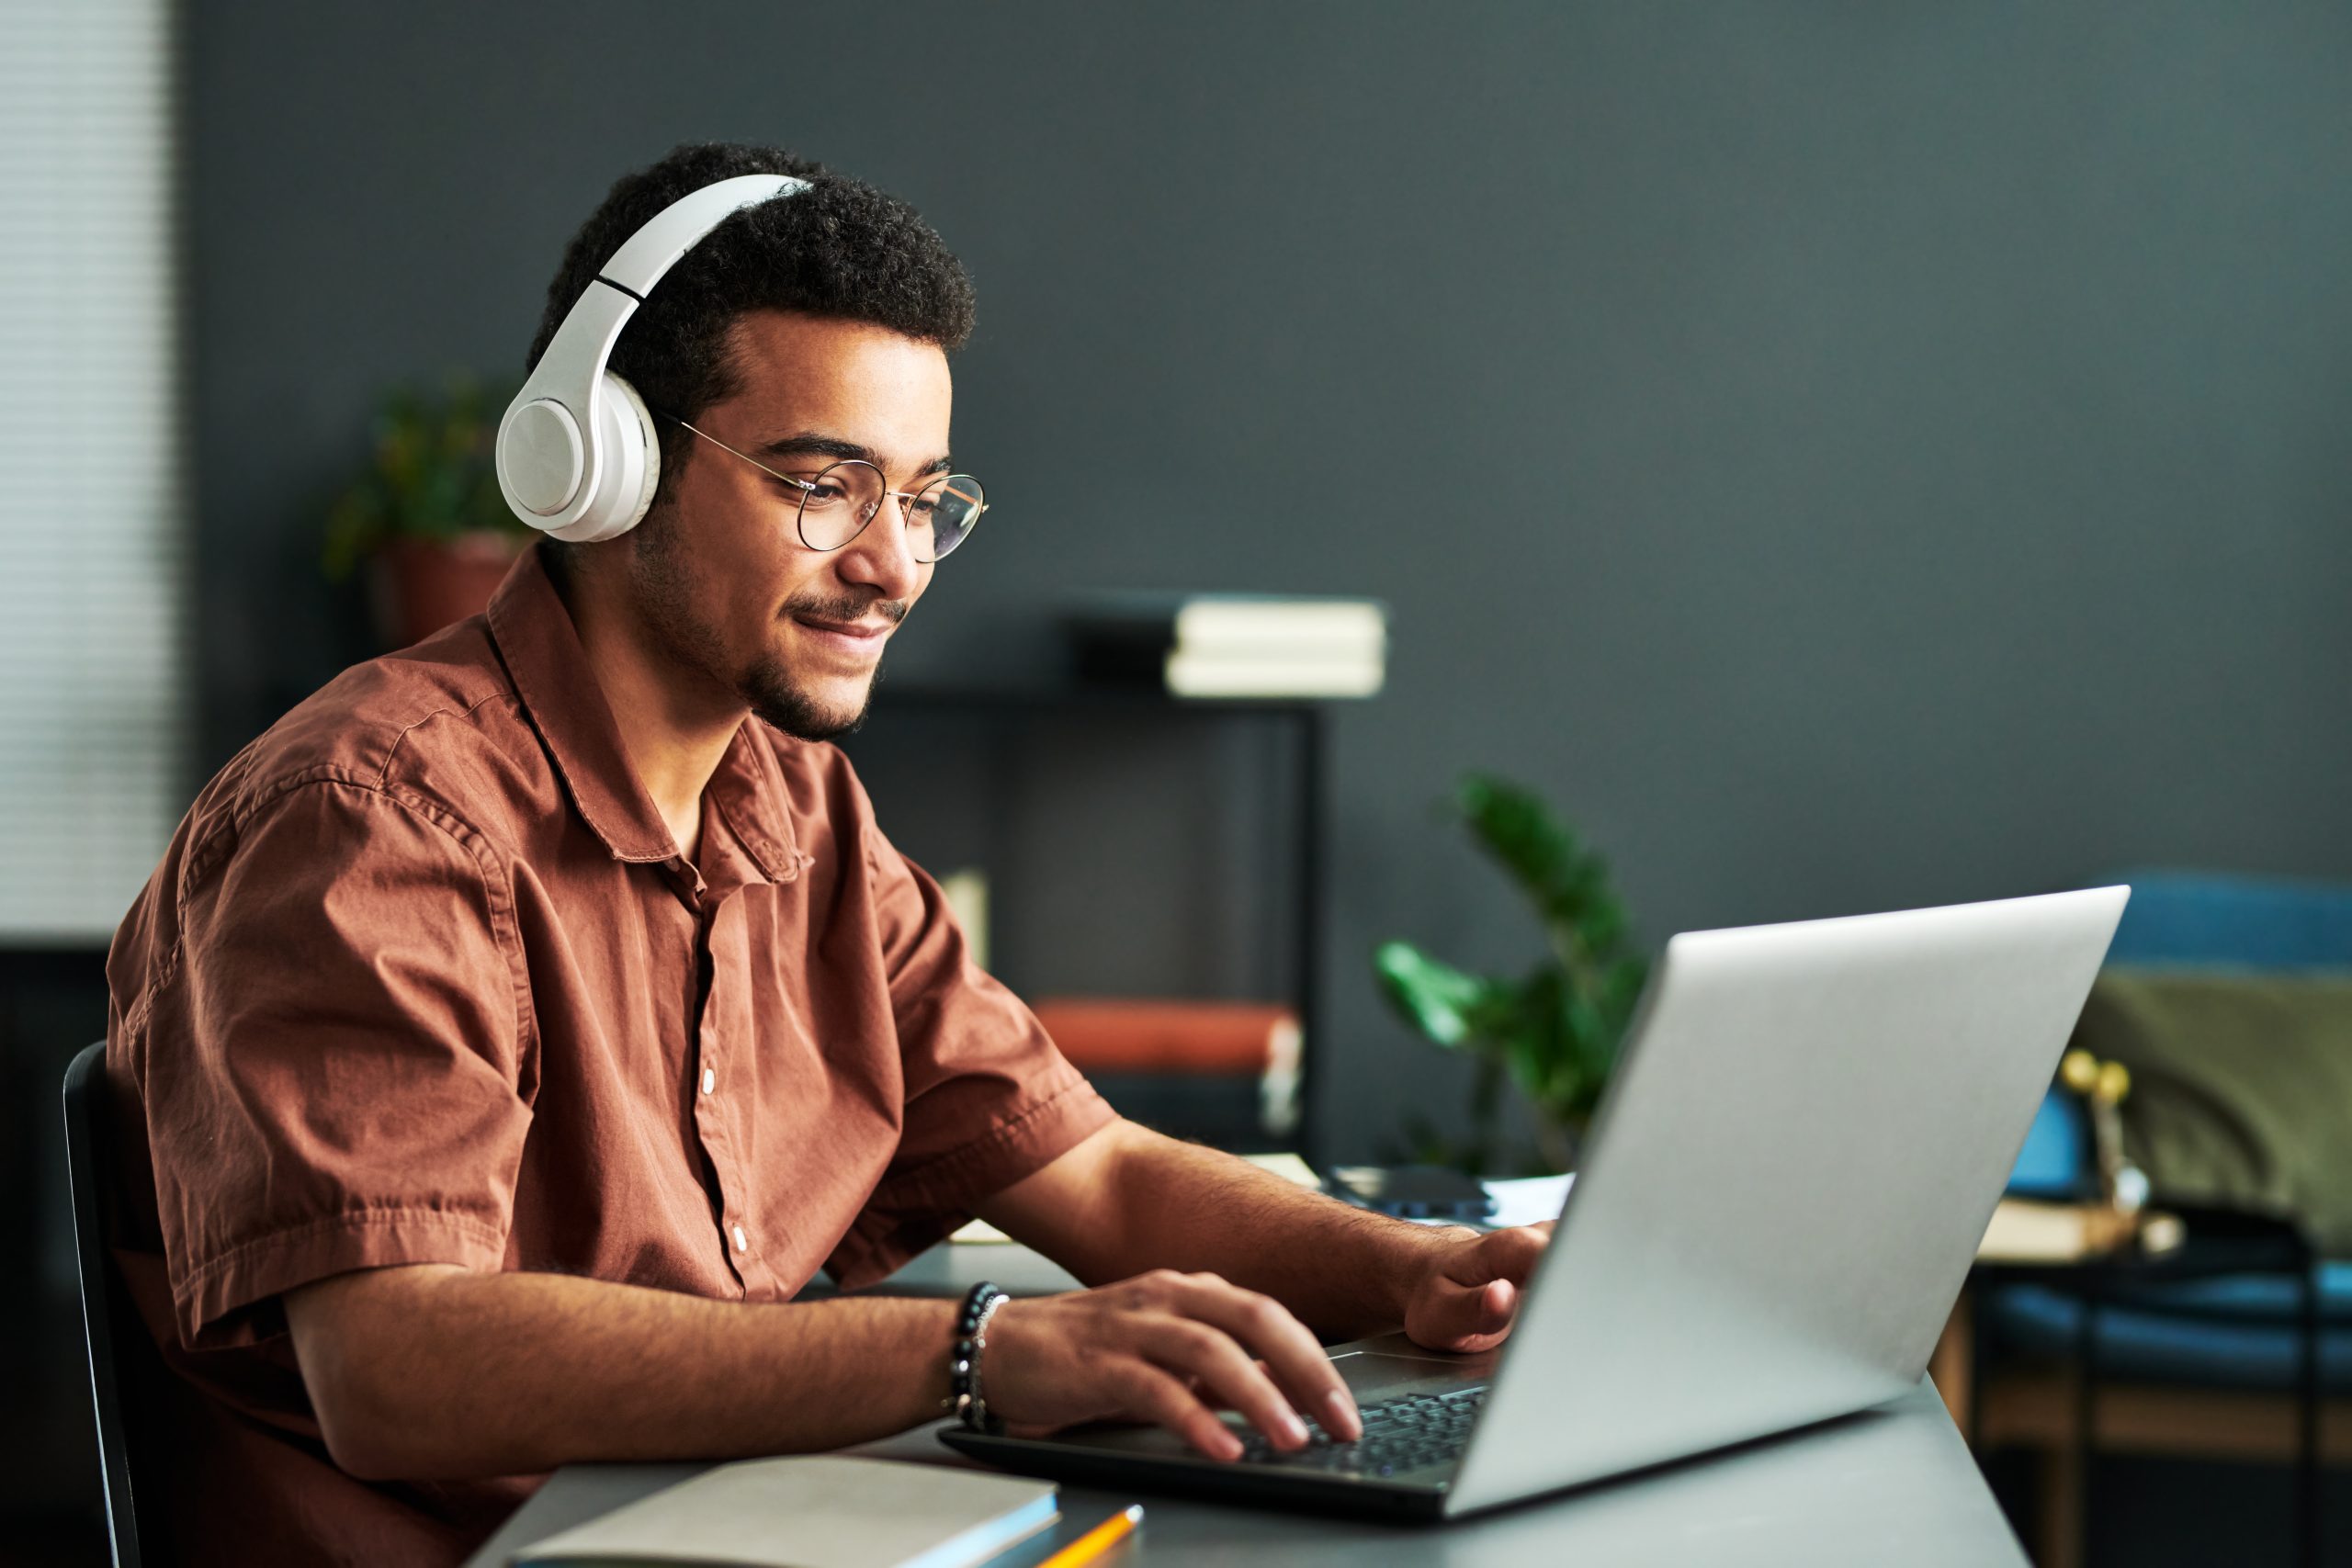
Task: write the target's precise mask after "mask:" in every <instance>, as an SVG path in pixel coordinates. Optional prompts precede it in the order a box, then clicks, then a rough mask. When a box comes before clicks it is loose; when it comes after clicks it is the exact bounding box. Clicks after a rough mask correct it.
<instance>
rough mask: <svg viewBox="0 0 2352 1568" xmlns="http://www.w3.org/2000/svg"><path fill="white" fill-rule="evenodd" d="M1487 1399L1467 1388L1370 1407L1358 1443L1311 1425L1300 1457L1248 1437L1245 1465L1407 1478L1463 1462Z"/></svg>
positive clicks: (1243, 1438)
mask: <svg viewBox="0 0 2352 1568" xmlns="http://www.w3.org/2000/svg"><path fill="white" fill-rule="evenodd" d="M1486 1397H1487V1391H1486V1390H1485V1389H1484V1388H1466V1389H1463V1390H1461V1391H1460V1392H1458V1393H1442V1394H1436V1393H1413V1394H1407V1395H1406V1396H1404V1397H1403V1398H1401V1399H1390V1400H1384V1401H1382V1402H1381V1403H1380V1404H1367V1405H1365V1406H1364V1407H1363V1409H1362V1411H1361V1412H1359V1414H1361V1415H1362V1416H1363V1438H1362V1439H1361V1440H1359V1441H1357V1442H1352V1443H1342V1442H1337V1441H1334V1440H1333V1439H1332V1437H1331V1435H1330V1434H1329V1432H1326V1431H1325V1430H1324V1429H1323V1428H1322V1427H1319V1426H1317V1424H1316V1423H1315V1422H1313V1421H1309V1422H1307V1423H1306V1433H1307V1443H1306V1447H1305V1448H1304V1449H1301V1450H1299V1451H1298V1452H1296V1453H1284V1452H1283V1451H1282V1450H1280V1449H1277V1448H1275V1447H1274V1446H1273V1444H1272V1443H1271V1442H1269V1441H1267V1440H1266V1438H1265V1436H1264V1434H1262V1433H1259V1432H1245V1433H1243V1434H1241V1461H1242V1462H1243V1463H1250V1464H1279V1465H1283V1466H1285V1467H1287V1468H1290V1469H1293V1470H1320V1471H1329V1472H1339V1473H1342V1474H1347V1475H1368V1476H1381V1475H1402V1474H1404V1473H1406V1472H1408V1471H1414V1470H1423V1469H1426V1468H1428V1467H1429V1466H1430V1465H1433V1464H1444V1463H1448V1462H1450V1461H1453V1460H1454V1459H1456V1458H1458V1457H1460V1455H1461V1453H1462V1449H1463V1445H1464V1444H1465V1443H1467V1442H1468V1441H1469V1440H1470V1428H1471V1427H1472V1425H1473V1424H1474V1423H1476V1420H1477V1417H1478V1406H1479V1405H1480V1404H1482V1403H1483V1402H1484V1401H1485V1399H1486Z"/></svg>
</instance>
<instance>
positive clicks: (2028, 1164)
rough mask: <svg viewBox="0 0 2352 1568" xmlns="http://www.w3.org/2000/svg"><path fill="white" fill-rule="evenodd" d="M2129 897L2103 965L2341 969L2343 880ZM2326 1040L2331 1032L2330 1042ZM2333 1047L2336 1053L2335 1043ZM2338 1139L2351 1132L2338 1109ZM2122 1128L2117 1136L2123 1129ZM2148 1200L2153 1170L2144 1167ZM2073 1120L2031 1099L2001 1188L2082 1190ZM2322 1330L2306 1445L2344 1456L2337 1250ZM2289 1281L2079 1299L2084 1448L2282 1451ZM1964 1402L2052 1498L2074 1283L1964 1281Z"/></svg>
mask: <svg viewBox="0 0 2352 1568" xmlns="http://www.w3.org/2000/svg"><path fill="white" fill-rule="evenodd" d="M2122 880H2128V881H2130V882H2131V886H2132V888H2133V894H2132V898H2131V905H2130V907H2129V908H2127V909H2126V910H2125V912H2124V916H2123V922H2122V925H2121V927H2120V929H2119V930H2118V931H2117V933H2116V938H2115V942H2114V945H2113V947H2112V948H2111V949H2110V950H2109V964H2110V965H2114V966H2119V967H2123V968H2129V969H2131V970H2138V971H2162V970H2197V971H2208V972H2211V971H2226V972H2235V973H2238V974H2241V975H2245V974H2257V975H2268V976H2286V975H2296V974H2306V975H2313V976H2331V975H2333V976H2352V888H2347V887H2341V886H2328V885H2323V884H2312V883H2299V882H2290V881H2269V880H2257V879H2250V878H2242V877H2229V876H2218V875H2209V874H2186V873H2153V874H2142V875H2135V876H2131V877H2129V878H2125V879H2122ZM2331 1043H2332V1041H2331ZM2345 1048H2346V1050H2347V1051H2352V1040H2346V1043H2345ZM2345 1114H2346V1134H2345V1135H2346V1137H2347V1138H2352V1107H2346V1111H2345ZM2127 1141H2128V1140H2127ZM2149 1174H2150V1175H2151V1177H2152V1178H2153V1179H2154V1181H2155V1183H2156V1186H2157V1189H2158V1193H2157V1197H2156V1199H2155V1205H2156V1206H2157V1207H2159V1208H2161V1207H2163V1206H2164V1205H2165V1192H2164V1188H2165V1173H2164V1171H2163V1170H2162V1169H2161V1168H2156V1169H2152V1170H2151V1171H2150V1173H2149ZM2096 1185H2097V1178H2096V1173H2095V1164H2094V1160H2093V1158H2092V1147H2091V1138H2090V1134H2089V1127H2088V1119H2087V1117H2086V1114H2085V1113H2084V1109H2083V1107H2082V1106H2081V1105H2080V1103H2079V1102H2077V1101H2075V1100H2074V1099H2073V1097H2072V1096H2071V1095H2069V1094H2067V1093H2066V1092H2065V1091H2064V1090H2063V1089H2053V1090H2052V1094H2051V1096H2050V1098H2049V1099H2048V1100H2045V1101H2044V1103H2043V1105H2042V1107H2041V1113H2040V1114H2039V1116H2038V1117H2037V1118H2036V1120H2035V1122H2034V1125H2033V1129H2032V1131H2031V1133H2030V1134H2029V1135H2028V1137H2027V1140H2026V1144H2025V1146H2024V1149H2023V1151H2022V1153H2021V1154H2020V1156H2019V1157H2018V1163H2017V1167H2016V1169H2015V1171H2014V1172H2013V1174H2012V1176H2011V1179H2010V1190H2011V1191H2012V1192H2013V1193H2016V1194H2018V1195H2020V1196H2032V1197H2082V1196H2086V1195H2088V1194H2089V1193H2091V1192H2092V1191H2094V1190H2095V1189H2096ZM2318 1283H2319V1307H2320V1321H2321V1325H2322V1328H2321V1335H2320V1341H2319V1358H2318V1371H2319V1385H2320V1388H2321V1390H2322V1391H2323V1394H2324V1404H2323V1407H2322V1410H2321V1416H2320V1437H2319V1441H2318V1447H2319V1450H2320V1453H2321V1456H2322V1458H2323V1460H2324V1461H2334V1462H2338V1463H2341V1462H2345V1461H2352V1399H2347V1398H2346V1395H2352V1260H2342V1261H2337V1260H2329V1261H2324V1262H2323V1263H2321V1264H2320V1265H2319V1268H2318ZM2301 1294H2302V1293H2301V1291H2300V1290H2299V1288H2298V1285H2297V1281H2296V1280H2293V1279H2292V1278H2290V1277H2288V1276H2283V1275H2281V1274H2278V1273H2275V1272H2274V1273H2269V1274H2246V1275H2242V1276H2223V1277H2220V1278H2211V1279H2202V1280H2183V1281H2180V1282H2177V1283H2173V1284H2168V1285H2165V1286H2163V1287H2161V1288H2159V1289H2156V1290H2154V1291H2150V1292H2144V1293H2142V1292H2135V1293H2134V1296H2133V1299H2132V1301H2131V1303H2127V1304H2116V1303H2102V1304H2101V1305H2099V1306H2098V1308H2097V1309H2096V1316H2095V1320H2094V1322H2093V1323H2092V1325H2090V1327H2091V1330H2092V1335H2091V1337H2090V1338H2089V1340H2088V1341H2087V1344H2088V1345H2089V1347H2090V1348H2091V1349H2092V1353H2093V1355H2094V1356H2095V1359H2096V1362H2097V1365H2098V1379H2099V1396H2098V1403H2097V1410H2098V1415H2097V1418H2096V1422H2095V1427H2096V1430H2095V1431H2094V1432H2092V1433H2090V1434H2089V1439H2090V1440H2089V1445H2088V1446H2092V1447H2098V1448H2111V1447H2129V1448H2131V1449H2132V1450H2135V1451H2139V1452H2157V1453H2166V1454H2172V1455H2178V1456H2183V1457H2189V1456H2195V1457H2203V1458H2213V1459H2235V1460H2272V1461H2281V1460H2286V1459H2289V1458H2290V1457H2292V1456H2293V1455H2294V1453H2295V1452H2296V1447H2297V1443H2298V1441H2299V1438H2300V1436H2301V1434H2300V1433H2299V1432H2298V1429H2297V1425H2296V1421H2295V1405H2294V1402H2293V1401H2292V1399H2291V1398H2290V1395H2291V1394H2292V1393H2294V1392H2295V1391H2296V1390H2297V1387H2298V1381H2297V1380H2298V1373H2299V1371H2300V1365H2301V1364H2300V1360H2299V1356H2300V1351H2301V1340H2300V1338H2299V1328H2300V1322H2299V1314H2300V1311H2301ZM1973 1311H1974V1314H1975V1325H1974V1330H1975V1332H1974V1342H1975V1345H1976V1347H1977V1355H1978V1358H1979V1359H1978V1362H1977V1371H1976V1382H1977V1387H1978V1398H1977V1401H1976V1403H1975V1404H1974V1406H1973V1410H1972V1412H1971V1425H1972V1426H1973V1429H1974V1432H1975V1435H1976V1437H1977V1439H1978V1441H1979V1442H1980V1444H1981V1445H1982V1447H1984V1448H1985V1449H1986V1450H1990V1449H1993V1448H1997V1447H2000V1446H2003V1445H2004V1444H2013V1443H2024V1444H2029V1445H2031V1446H2034V1447H2038V1448H2041V1449H2042V1450H2044V1451H2045V1453H2047V1454H2048V1455H2049V1456H2050V1459H2051V1461H2052V1474H2051V1476H2050V1484H2049V1485H2048V1486H2046V1487H2045V1492H2046V1493H2047V1494H2048V1495H2049V1501H2050V1502H2051V1503H2053V1504H2054V1505H2055V1506H2056V1511H2057V1512H2059V1513H2061V1514H2064V1513H2065V1512H2067V1511H2069V1508H2070V1504H2071V1501H2072V1499H2071V1498H2070V1497H2068V1496H2066V1495H2061V1494H2069V1493H2072V1494H2075V1495H2077V1496H2078V1495H2079V1493H2078V1490H2077V1489H2078V1486H2079V1480H2080V1478H2079V1476H2069V1475H2066V1474H2064V1471H2065V1470H2066V1468H2067V1466H2068V1464H2069V1463H2070V1456H2072V1457H2074V1458H2078V1457H2079V1455H2080V1453H2081V1451H2082V1450H2080V1449H2077V1448H2076V1447H2075V1444H2076V1441H2077V1428H2076V1423H2077V1421H2078V1420H2079V1418H2080V1416H2081V1413H2082V1411H2083V1410H2084V1409H2086V1408H2088V1406H2086V1404H2084V1403H2083V1402H2082V1401H2080V1400H2079V1399H2078V1398H2076V1397H2075V1395H2074V1394H2073V1393H2070V1392H2069V1389H2070V1387H2071V1381H2072V1380H2071V1378H2070V1377H2069V1376H2067V1375H2066V1373H2065V1371H2064V1369H2068V1368H2070V1367H2071V1364H2072V1362H2073V1360H2074V1359H2075V1356H2076V1355H2077V1354H2078V1353H2079V1352H2080V1351H2081V1349H2082V1348H2084V1347H2085V1345H2086V1339H2085V1337H2084V1333H2083V1329H2084V1324H2083V1318H2082V1314H2083V1313H2084V1311H2085V1308H2084V1306H2083V1304H2082V1302H2081V1300H2080V1298H2079V1296H2078V1295H2076V1294H2075V1293H2070V1292H2068V1291H2066V1290H2065V1289H2064V1288H2063V1287H2059V1286H2052V1285H2044V1284H2037V1283H2013V1284H2001V1285H1996V1286H1993V1287H1991V1288H1987V1289H1982V1290H1979V1291H1978V1292H1975V1293H1974V1301H1973ZM2044 1522H2045V1527H2046V1529H2045V1536H2044V1560H2045V1561H2049V1560H2058V1561H2064V1560H2065V1559H2067V1558H2068V1557H2070V1556H2071V1554H2072V1547H2071V1545H2070V1544H2069V1543H2068V1542H2067V1541H2066V1540H2062V1539H2061V1538H2073V1539H2074V1540H2079V1528H2078V1527H2079V1521H2078V1520H2071V1519H2067V1520H2061V1521H2060V1522H2058V1523H2057V1524H2055V1525H2052V1522H2051V1521H2050V1520H2049V1519H2047V1518H2046V1519H2045V1521H2044Z"/></svg>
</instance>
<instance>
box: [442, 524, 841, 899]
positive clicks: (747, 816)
mask: <svg viewBox="0 0 2352 1568" xmlns="http://www.w3.org/2000/svg"><path fill="white" fill-rule="evenodd" d="M542 548H544V547H543V546H541V545H538V544H536V543H535V544H534V545H533V546H532V547H530V548H528V549H526V550H525V551H524V552H523V554H522V557H521V558H520V559H518V560H516V561H515V566H514V569H513V570H510V571H509V572H507V574H506V581H503V582H502V583H500V584H499V586H498V592H496V593H494V594H492V596H491V601H490V616H489V619H490V635H491V638H492V641H493V642H494V643H495V644H496V645H497V648H498V654H499V657H500V659H502V660H504V662H505V665H506V673H507V676H508V678H509V679H510V680H512V681H513V682H515V695H516V696H518V697H520V698H521V699H522V703H523V708H524V711H525V712H526V713H527V714H529V715H530V717H531V724H532V726H533V728H537V730H538V732H539V739H540V740H541V741H542V742H543V743H544V744H545V745H546V747H547V750H548V757H549V758H550V759H552V760H553V761H554V763H555V769H556V773H558V775H559V776H560V777H561V778H562V780H563V785H564V789H565V791H566V792H567V793H568V794H569V795H571V804H572V807H573V808H574V809H575V810H577V811H578V812H579V813H580V816H581V818H582V820H583V821H585V822H586V823H587V824H588V826H589V828H590V829H592V830H593V831H594V833H595V835H596V836H597V837H598V838H599V839H602V840H604V841H605V848H606V849H608V850H610V851H611V852H612V853H613V858H614V859H615V860H622V861H653V862H660V861H667V860H670V859H672V858H673V856H675V855H676V854H677V852H678V850H677V845H676V844H675V843H674V842H673V841H672V840H671V837H670V828H669V824H668V823H666V822H664V821H662V813H661V811H660V809H659V808H658V807H655V806H654V804H653V797H652V796H651V795H648V794H647V793H646V792H645V785H644V784H642V783H640V782H639V779H638V776H637V770H636V769H634V768H632V767H630V766H629V763H628V753H627V752H626V751H625V750H622V747H621V734H620V727H619V725H618V724H616V722H615V721H614V718H613V710H612V706H611V705H610V704H608V703H606V702H605V693H604V689H603V688H602V687H601V686H599V685H598V684H597V683H596V674H595V671H593V670H591V669H590V668H589V667H588V654H587V650H586V649H582V647H581V646H580V634H579V632H578V631H577V630H576V629H575V628H574V627H573V626H572V624H571V611H570V610H568V609H566V608H565V606H564V603H563V599H562V596H561V595H560V594H559V593H557V592H556V589H555V583H554V582H553V581H550V580H549V578H548V572H547V564H546V562H545V561H544V560H543V559H542V558H541V556H540V551H541V549H542ZM759 724H760V721H759V720H758V719H755V718H750V717H747V718H745V720H744V721H743V723H742V725H741V728H738V729H737V730H736V731H735V739H733V740H731V741H730V742H729V743H728V747H727V753H726V755H725V756H724V757H722V758H720V759H719V763H718V771H717V772H715V773H712V775H711V779H710V783H709V784H707V786H706V787H705V791H704V795H705V799H706V800H707V801H709V802H713V803H715V804H716V805H717V806H718V809H719V811H720V812H721V813H722V814H724V815H725V817H726V818H727V825H728V827H729V829H730V830H731V831H732V832H733V833H734V835H735V837H736V838H737V839H738V840H740V841H741V843H742V845H743V847H744V849H746V850H747V851H749V852H750V853H751V855H752V859H753V860H755V861H757V862H758V863H759V865H760V869H761V870H762V871H763V872H765V873H766V874H767V875H768V877H769V879H770V880H771V881H789V880H791V878H792V877H793V876H795V875H797V874H798V869H799V864H800V857H799V855H798V854H797V851H796V848H795V845H794V841H793V833H792V824H791V819H790V816H789V814H788V813H787V812H786V809H785V805H784V801H785V788H784V779H783V775H782V773H781V772H780V771H779V770H778V768H777V766H776V762H775V757H774V756H773V755H772V754H771V752H770V750H769V748H768V747H767V746H766V745H765V744H764V743H763V742H764V739H765V738H764V737H763V736H762V735H761V734H760V733H759Z"/></svg>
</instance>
